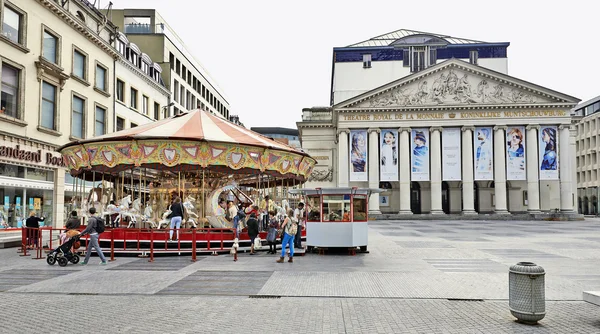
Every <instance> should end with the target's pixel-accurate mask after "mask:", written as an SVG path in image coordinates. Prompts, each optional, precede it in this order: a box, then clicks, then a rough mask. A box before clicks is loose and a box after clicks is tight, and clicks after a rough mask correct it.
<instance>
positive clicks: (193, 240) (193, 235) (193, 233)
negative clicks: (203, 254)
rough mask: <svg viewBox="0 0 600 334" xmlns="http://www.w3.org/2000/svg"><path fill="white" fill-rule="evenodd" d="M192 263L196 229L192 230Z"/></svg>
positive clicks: (194, 257) (194, 259)
mask: <svg viewBox="0 0 600 334" xmlns="http://www.w3.org/2000/svg"><path fill="white" fill-rule="evenodd" d="M192 262H196V229H193V230H192Z"/></svg>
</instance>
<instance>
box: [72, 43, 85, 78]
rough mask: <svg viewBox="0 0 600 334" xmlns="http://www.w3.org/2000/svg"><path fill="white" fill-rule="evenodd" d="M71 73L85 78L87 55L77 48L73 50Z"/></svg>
mask: <svg viewBox="0 0 600 334" xmlns="http://www.w3.org/2000/svg"><path fill="white" fill-rule="evenodd" d="M73 75H74V76H76V77H78V78H80V79H83V80H87V57H86V55H85V54H83V53H81V52H80V51H78V50H74V51H73Z"/></svg>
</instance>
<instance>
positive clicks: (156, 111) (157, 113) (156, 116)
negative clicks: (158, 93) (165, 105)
mask: <svg viewBox="0 0 600 334" xmlns="http://www.w3.org/2000/svg"><path fill="white" fill-rule="evenodd" d="M159 117H160V104H158V103H156V102H154V119H159Z"/></svg>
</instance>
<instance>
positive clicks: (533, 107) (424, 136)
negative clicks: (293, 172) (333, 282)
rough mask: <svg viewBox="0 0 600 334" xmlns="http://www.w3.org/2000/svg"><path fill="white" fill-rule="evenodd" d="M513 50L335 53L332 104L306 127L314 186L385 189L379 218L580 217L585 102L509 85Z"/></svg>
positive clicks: (385, 43) (369, 45)
mask: <svg viewBox="0 0 600 334" xmlns="http://www.w3.org/2000/svg"><path fill="white" fill-rule="evenodd" d="M508 45H509V44H508V43H486V42H481V41H472V40H466V39H458V38H453V37H449V36H442V35H436V34H428V33H422V32H415V31H410V30H399V31H396V32H393V33H390V34H387V35H382V36H379V37H376V38H374V39H371V40H368V41H365V42H361V43H358V44H355V45H351V46H348V47H344V48H334V64H333V74H332V75H333V79H332V90H331V96H332V98H331V102H332V106H330V107H315V108H306V109H304V110H303V114H302V121H301V122H299V123H298V129H299V131H300V139H301V142H302V148H303V149H304V150H306V151H307V152H308V153H309V154H310V155H311V156H312V157H314V158H315V159H317V161H318V163H317V166H316V167H315V169H314V172H313V174H312V175H311V178H310V182H309V183H308V184H307V187H354V186H356V187H370V188H383V189H385V191H384V192H383V193H381V194H374V195H372V196H371V198H370V200H369V211H370V212H371V213H373V214H376V213H394V214H398V213H399V214H451V213H452V214H461V213H462V214H465V215H467V214H478V213H495V214H511V213H512V214H515V213H532V214H536V213H540V212H555V211H561V212H564V213H571V212H573V211H574V208H575V203H576V202H575V199H576V196H575V192H576V183H575V180H576V178H575V176H576V174H575V173H576V166H575V161H576V159H575V153H576V150H575V143H576V141H575V139H576V129H575V127H574V126H573V125H572V117H571V114H570V110H571V109H572V108H573V107H574V106H575V105H576V104H577V103H578V102H579V100H578V99H577V98H574V97H572V96H569V95H566V94H563V93H560V92H557V91H553V90H551V89H548V88H545V87H542V86H539V85H536V84H533V83H530V82H526V81H524V80H520V79H517V78H515V77H511V76H509V75H508V74H507V73H506V72H507V67H508V66H507V58H506V48H507V47H508Z"/></svg>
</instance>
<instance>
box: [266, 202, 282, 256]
mask: <svg viewBox="0 0 600 334" xmlns="http://www.w3.org/2000/svg"><path fill="white" fill-rule="evenodd" d="M275 215H276V213H275V211H269V233H267V242H268V243H269V254H275V253H276V252H277V229H279V221H278V220H277V218H276V217H275Z"/></svg>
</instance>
